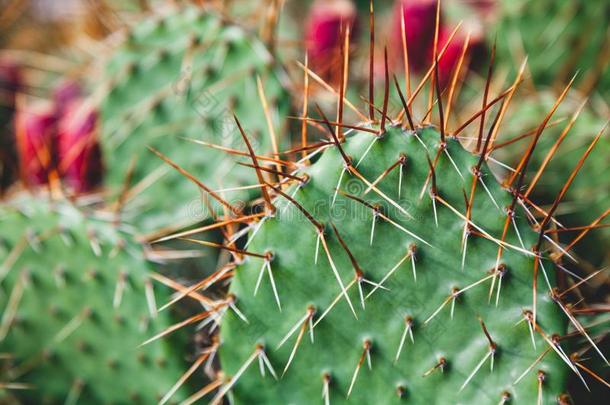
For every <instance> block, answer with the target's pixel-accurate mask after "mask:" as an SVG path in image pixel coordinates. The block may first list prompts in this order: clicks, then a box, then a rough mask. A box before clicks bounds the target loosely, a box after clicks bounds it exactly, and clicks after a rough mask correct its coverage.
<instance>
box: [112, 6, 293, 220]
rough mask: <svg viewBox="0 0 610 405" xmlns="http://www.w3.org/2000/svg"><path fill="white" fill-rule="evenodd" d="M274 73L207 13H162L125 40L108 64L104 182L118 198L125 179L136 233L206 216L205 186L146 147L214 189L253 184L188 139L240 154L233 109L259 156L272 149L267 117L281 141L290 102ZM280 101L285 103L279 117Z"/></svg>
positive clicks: (253, 48)
mask: <svg viewBox="0 0 610 405" xmlns="http://www.w3.org/2000/svg"><path fill="white" fill-rule="evenodd" d="M280 76H281V73H280V72H279V70H278V69H277V67H276V66H275V63H274V61H273V58H272V56H271V55H270V54H269V52H268V51H267V50H266V49H265V48H264V46H263V45H262V44H261V43H260V42H258V41H257V40H256V39H255V38H253V37H252V36H251V35H250V34H249V33H248V32H246V31H244V30H242V29H241V28H239V27H237V26H235V25H232V24H231V23H229V22H228V21H226V20H223V19H222V18H220V17H218V16H216V15H215V14H213V13H212V12H210V11H209V10H207V9H198V8H194V7H188V8H185V9H180V10H173V9H172V10H165V11H162V12H160V14H159V15H158V16H156V17H154V18H150V19H148V20H144V21H141V22H139V23H138V24H137V25H136V26H135V27H134V29H133V30H131V31H130V32H129V33H128V34H127V37H126V39H125V41H124V43H123V44H122V45H121V46H120V47H118V49H117V50H116V52H115V53H114V55H113V57H112V59H111V60H110V62H108V63H107V79H106V83H105V92H106V96H105V97H104V102H103V109H102V116H103V136H102V143H103V148H104V153H105V156H106V159H107V166H108V176H107V178H108V181H107V182H108V184H110V185H111V186H112V187H113V188H114V190H115V191H117V192H118V191H119V190H122V189H123V185H124V184H125V181H126V178H128V177H130V179H131V181H130V182H131V187H132V188H133V190H132V192H131V193H129V197H128V198H127V201H126V216H127V217H129V216H131V217H132V219H133V220H135V222H136V225H137V226H138V228H139V230H141V231H150V230H156V229H158V228H160V227H163V226H169V225H171V226H172V227H175V228H180V227H181V226H187V225H190V224H192V223H195V222H198V221H201V220H202V219H205V218H206V217H209V216H210V212H209V209H208V208H207V207H206V205H205V202H204V201H203V197H202V193H203V190H201V189H199V188H198V186H197V185H196V184H194V183H190V182H185V181H182V175H181V174H180V173H178V171H176V170H175V169H172V168H171V167H170V166H169V165H167V164H166V163H165V162H163V160H161V159H158V158H156V157H155V156H154V155H153V154H152V153H151V151H150V150H148V149H147V147H152V148H155V149H157V150H159V151H160V152H161V153H162V154H164V155H166V156H167V157H168V158H169V159H171V160H172V161H173V162H175V163H176V164H177V165H178V166H180V167H181V168H183V169H184V170H186V171H188V172H189V173H191V174H192V175H193V176H195V177H196V178H198V179H202V180H203V181H204V182H205V183H206V184H208V185H209V187H211V188H214V189H222V188H231V187H238V186H243V185H251V184H253V183H254V179H255V178H254V177H253V176H252V175H251V173H250V171H249V170H245V169H244V168H242V167H239V166H236V165H235V159H229V158H228V155H227V154H223V153H217V151H212V150H211V149H210V147H208V146H203V145H201V144H195V143H193V142H191V141H189V140H186V139H185V138H190V139H191V140H193V139H194V140H196V141H204V142H207V143H211V144H215V145H219V146H222V147H225V148H233V149H235V148H240V149H242V144H241V137H240V135H239V132H237V127H236V126H235V124H234V121H233V115H232V114H233V113H235V114H237V115H238V116H239V117H240V119H241V120H242V121H243V122H244V125H245V126H247V128H248V129H249V130H250V131H251V135H252V138H251V139H252V140H253V143H254V148H255V150H256V152H257V153H263V152H271V151H272V143H273V142H272V141H271V136H270V130H269V126H268V121H270V122H271V125H272V126H273V130H274V132H275V133H276V134H275V136H276V137H279V134H280V129H281V128H280V124H279V119H278V117H283V116H285V113H286V108H287V107H288V106H289V102H288V101H286V100H287V98H286V93H285V92H284V91H283V90H282V86H281V85H280ZM259 80H260V87H259V85H258V84H259ZM263 94H264V99H265V102H266V103H267V104H268V120H267V119H266V115H265V108H264V107H263V102H262V101H261V100H262V99H263V98H262V95H263ZM276 105H280V106H281V114H279V115H276ZM277 142H280V140H279V139H278V140H277ZM134 159H135V165H134V166H133V170H132V172H131V175H129V174H128V173H130V167H131V165H132V160H134ZM228 175H230V176H228ZM249 195H251V194H248V193H244V192H241V193H239V192H231V193H230V194H227V195H226V196H225V197H226V198H227V199H229V200H232V201H235V200H239V199H242V200H247V199H248V196H249ZM169 196H171V198H167V197H169ZM202 211H203V212H202ZM134 216H135V218H133V217H134ZM126 219H127V218H126Z"/></svg>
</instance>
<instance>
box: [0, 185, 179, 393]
mask: <svg viewBox="0 0 610 405" xmlns="http://www.w3.org/2000/svg"><path fill="white" fill-rule="evenodd" d="M45 199H46V198H45V197H44V196H39V197H30V196H17V197H14V198H13V199H12V200H11V201H10V202H7V203H6V204H4V205H3V206H2V207H0V217H1V218H2V233H1V240H2V244H1V247H0V263H1V264H2V267H1V273H0V278H1V279H2V294H1V295H0V312H1V313H2V314H3V315H2V323H1V326H0V347H1V350H0V351H1V352H3V353H5V354H6V353H8V354H10V359H11V364H10V366H9V367H7V369H8V371H7V372H6V376H7V378H9V380H8V381H3V382H13V381H14V382H15V384H14V385H19V384H26V387H27V388H28V389H26V390H23V391H15V392H16V393H17V395H18V396H19V397H21V398H22V399H29V400H30V401H36V403H63V402H64V401H67V403H76V402H77V401H78V403H125V401H127V400H130V401H135V402H138V401H139V402H141V403H155V402H157V401H158V400H159V399H160V398H161V397H163V396H164V395H165V394H166V392H168V390H169V389H170V388H171V387H172V385H173V384H174V383H175V382H176V381H177V380H178V379H179V377H180V376H181V374H182V373H183V371H184V370H183V357H182V355H181V354H180V343H179V340H178V339H177V340H176V341H174V342H168V341H157V342H154V343H151V344H150V345H147V346H144V347H142V348H140V347H139V345H140V344H142V343H143V342H144V341H145V340H146V339H148V338H149V337H150V336H151V335H152V334H153V332H155V331H158V330H161V329H164V328H165V327H167V326H168V325H170V315H169V313H168V312H161V313H157V312H156V309H155V301H159V300H166V299H167V298H168V296H169V294H168V293H167V291H166V290H164V289H163V288H159V287H155V288H154V290H153V284H152V278H151V276H152V272H151V268H150V266H149V265H148V264H147V263H146V260H145V258H144V257H143V253H142V251H141V247H140V246H139V245H138V244H137V243H135V242H134V241H133V238H132V236H131V235H129V234H127V233H125V232H123V231H121V230H120V229H118V228H115V227H114V226H112V225H110V224H108V223H106V222H104V221H102V220H99V219H96V218H95V216H94V215H93V213H85V212H84V211H81V209H79V208H77V207H75V206H74V205H72V204H70V203H67V202H65V201H53V202H48V201H45ZM6 361H7V360H6V359H3V360H2V362H3V363H5V362H6ZM180 395H182V393H181V392H178V393H177V394H176V397H175V398H176V399H179V398H180ZM1 397H2V394H0V398H1ZM0 402H1V399H0Z"/></svg>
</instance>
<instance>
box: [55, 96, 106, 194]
mask: <svg viewBox="0 0 610 405" xmlns="http://www.w3.org/2000/svg"><path fill="white" fill-rule="evenodd" d="M97 119H98V114H97V112H96V111H94V110H93V109H92V108H90V107H88V106H87V105H85V104H83V103H82V102H71V103H69V104H67V105H66V106H65V108H64V112H63V114H62V116H61V118H60V120H59V131H58V141H57V148H58V156H59V161H58V169H59V174H60V175H61V176H62V178H63V180H64V183H65V184H66V185H68V186H70V187H71V188H72V189H73V190H74V191H76V192H77V193H82V192H87V191H90V190H91V189H93V188H95V186H97V185H98V184H99V183H100V181H101V179H102V171H103V164H102V155H101V150H100V147H99V144H98V142H97Z"/></svg>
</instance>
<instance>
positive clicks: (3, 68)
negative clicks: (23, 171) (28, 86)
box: [0, 58, 22, 193]
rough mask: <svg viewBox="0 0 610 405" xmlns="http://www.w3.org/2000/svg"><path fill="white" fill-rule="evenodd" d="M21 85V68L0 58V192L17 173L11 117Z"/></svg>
mask: <svg viewBox="0 0 610 405" xmlns="http://www.w3.org/2000/svg"><path fill="white" fill-rule="evenodd" d="M21 85H22V77H21V70H20V69H19V66H18V65H17V64H16V63H13V62H12V61H11V60H9V59H7V58H1V59H0V193H2V192H3V191H4V190H5V189H6V188H7V187H8V186H9V185H10V184H11V183H12V182H13V180H14V178H15V177H16V175H17V159H16V156H15V155H16V154H15V137H14V135H13V117H14V114H15V99H16V97H17V93H18V92H19V91H20V89H21Z"/></svg>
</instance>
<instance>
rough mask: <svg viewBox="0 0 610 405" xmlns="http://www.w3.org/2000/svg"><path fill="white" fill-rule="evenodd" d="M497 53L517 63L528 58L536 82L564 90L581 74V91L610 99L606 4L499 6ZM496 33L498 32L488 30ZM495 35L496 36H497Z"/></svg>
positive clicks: (583, 1)
mask: <svg viewBox="0 0 610 405" xmlns="http://www.w3.org/2000/svg"><path fill="white" fill-rule="evenodd" d="M499 3H500V4H499V7H498V12H499V15H498V17H499V21H498V22H497V23H496V24H494V25H495V26H497V27H498V28H497V30H498V36H497V38H498V54H499V56H500V57H501V58H503V59H504V60H506V61H509V65H514V61H515V59H521V58H522V57H523V55H526V54H527V55H529V64H530V71H531V72H532V75H533V79H534V83H535V84H540V85H548V84H555V85H558V87H561V85H562V83H566V82H568V81H569V79H570V77H571V76H572V75H573V74H574V72H576V71H579V70H580V71H581V72H582V74H581V75H580V77H579V84H578V87H579V89H580V90H581V91H582V92H583V93H585V94H589V93H590V92H596V93H599V94H600V95H602V96H603V97H605V98H607V97H608V94H610V93H609V91H610V76H609V75H608V74H606V73H605V72H607V70H608V61H609V60H610V59H609V58H608V45H609V42H608V38H610V36H609V32H608V24H607V18H608V13H609V12H610V5H609V4H608V3H605V2H596V1H587V0H578V1H568V0H561V1H556V0H553V1H536V2H531V1H512V0H506V1H505V0H502V1H500V2H499ZM489 31H490V32H493V30H489ZM492 35H493V34H492Z"/></svg>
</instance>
